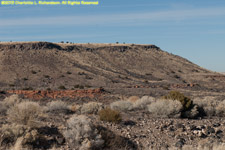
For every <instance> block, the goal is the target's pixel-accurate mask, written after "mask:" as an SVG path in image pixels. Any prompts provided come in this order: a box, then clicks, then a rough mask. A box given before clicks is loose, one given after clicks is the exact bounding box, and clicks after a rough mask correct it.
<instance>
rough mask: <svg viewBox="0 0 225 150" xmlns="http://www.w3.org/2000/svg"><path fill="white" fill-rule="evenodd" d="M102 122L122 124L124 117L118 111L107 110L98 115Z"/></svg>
mask: <svg viewBox="0 0 225 150" xmlns="http://www.w3.org/2000/svg"><path fill="white" fill-rule="evenodd" d="M98 115H99V117H100V120H102V121H107V122H114V123H120V122H121V121H122V117H121V115H120V113H119V112H118V111H116V110H112V109H111V108H105V109H102V110H100V111H99V113H98Z"/></svg>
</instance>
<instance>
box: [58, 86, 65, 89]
mask: <svg viewBox="0 0 225 150" xmlns="http://www.w3.org/2000/svg"><path fill="white" fill-rule="evenodd" d="M58 89H60V90H66V87H65V86H63V85H61V86H59V87H58Z"/></svg>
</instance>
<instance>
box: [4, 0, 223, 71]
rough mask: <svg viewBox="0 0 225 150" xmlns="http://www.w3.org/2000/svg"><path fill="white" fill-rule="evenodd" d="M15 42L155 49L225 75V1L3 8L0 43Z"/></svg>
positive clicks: (102, 0)
mask: <svg viewBox="0 0 225 150" xmlns="http://www.w3.org/2000/svg"><path fill="white" fill-rule="evenodd" d="M0 1H1V0H0ZM86 1H87V0H86ZM11 40H12V41H50V42H59V41H71V42H75V43H88V42H90V43H115V42H117V41H119V42H121V43H122V42H126V43H138V44H155V45H157V46H159V47H160V48H161V49H162V50H166V51H168V52H170V53H173V54H176V55H180V56H182V57H184V58H187V59H189V60H190V61H192V62H194V63H196V64H198V65H200V66H201V67H204V68H207V69H210V70H212V71H217V72H225V59H224V58H225V1H224V0H197V1H196V0H99V5H98V6H43V5H40V6H1V5H0V41H11Z"/></svg>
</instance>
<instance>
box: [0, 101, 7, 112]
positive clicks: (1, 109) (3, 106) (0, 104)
mask: <svg viewBox="0 0 225 150" xmlns="http://www.w3.org/2000/svg"><path fill="white" fill-rule="evenodd" d="M7 109H8V108H7V107H6V106H5V105H4V104H3V102H0V114H5V113H6V111H7Z"/></svg>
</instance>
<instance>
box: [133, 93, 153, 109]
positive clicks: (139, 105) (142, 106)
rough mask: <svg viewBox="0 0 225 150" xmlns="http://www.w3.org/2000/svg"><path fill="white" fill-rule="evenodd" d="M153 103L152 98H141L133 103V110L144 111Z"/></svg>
mask: <svg viewBox="0 0 225 150" xmlns="http://www.w3.org/2000/svg"><path fill="white" fill-rule="evenodd" d="M153 102H155V98H154V97H150V96H143V97H142V98H141V99H138V100H137V101H136V102H135V103H133V109H145V108H146V107H147V105H148V104H151V103H153Z"/></svg>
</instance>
